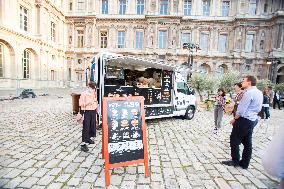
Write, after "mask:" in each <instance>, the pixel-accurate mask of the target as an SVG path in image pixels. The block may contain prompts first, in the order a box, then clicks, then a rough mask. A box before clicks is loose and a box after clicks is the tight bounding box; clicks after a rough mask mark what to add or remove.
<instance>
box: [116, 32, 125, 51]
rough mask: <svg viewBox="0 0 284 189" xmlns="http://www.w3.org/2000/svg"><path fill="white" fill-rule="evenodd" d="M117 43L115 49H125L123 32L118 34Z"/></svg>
mask: <svg viewBox="0 0 284 189" xmlns="http://www.w3.org/2000/svg"><path fill="white" fill-rule="evenodd" d="M117 36H118V39H117V40H118V43H117V48H120V49H121V48H124V47H125V44H124V43H125V32H124V31H119V32H118V35H117Z"/></svg>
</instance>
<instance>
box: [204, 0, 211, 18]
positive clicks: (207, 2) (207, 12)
mask: <svg viewBox="0 0 284 189" xmlns="http://www.w3.org/2000/svg"><path fill="white" fill-rule="evenodd" d="M209 15H210V0H203V16H209Z"/></svg>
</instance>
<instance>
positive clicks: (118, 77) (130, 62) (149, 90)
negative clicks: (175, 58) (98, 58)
mask: <svg viewBox="0 0 284 189" xmlns="http://www.w3.org/2000/svg"><path fill="white" fill-rule="evenodd" d="M105 69H106V70H105V71H106V74H105V91H104V96H108V97H119V96H144V98H145V105H152V104H170V103H171V90H172V75H173V70H174V66H173V65H170V64H165V63H160V62H157V63H153V62H151V61H143V60H141V59H135V58H133V57H118V58H115V59H110V60H107V61H106V67H105Z"/></svg>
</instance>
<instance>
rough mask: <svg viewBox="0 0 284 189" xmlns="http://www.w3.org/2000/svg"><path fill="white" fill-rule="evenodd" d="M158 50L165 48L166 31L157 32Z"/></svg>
mask: <svg viewBox="0 0 284 189" xmlns="http://www.w3.org/2000/svg"><path fill="white" fill-rule="evenodd" d="M159 48H160V49H165V48H167V31H164V30H162V31H159Z"/></svg>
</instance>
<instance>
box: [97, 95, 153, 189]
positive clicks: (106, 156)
mask: <svg viewBox="0 0 284 189" xmlns="http://www.w3.org/2000/svg"><path fill="white" fill-rule="evenodd" d="M128 100H135V101H139V102H140V105H141V119H142V123H141V124H142V125H141V126H142V133H143V138H142V140H143V149H144V159H138V160H132V161H126V162H120V163H114V164H111V163H110V160H109V150H108V125H107V112H108V111H107V105H108V102H110V101H128ZM102 116H103V119H102V124H103V134H102V157H103V158H104V159H105V182H106V185H107V186H109V185H110V173H109V170H110V169H112V168H118V167H125V166H128V165H134V164H139V163H144V167H145V177H148V176H149V175H150V172H149V164H148V151H147V137H146V134H147V133H146V123H145V110H144V97H142V96H134V97H103V114H102Z"/></svg>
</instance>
